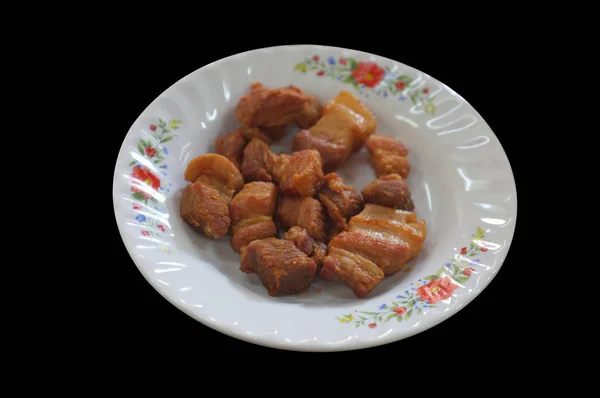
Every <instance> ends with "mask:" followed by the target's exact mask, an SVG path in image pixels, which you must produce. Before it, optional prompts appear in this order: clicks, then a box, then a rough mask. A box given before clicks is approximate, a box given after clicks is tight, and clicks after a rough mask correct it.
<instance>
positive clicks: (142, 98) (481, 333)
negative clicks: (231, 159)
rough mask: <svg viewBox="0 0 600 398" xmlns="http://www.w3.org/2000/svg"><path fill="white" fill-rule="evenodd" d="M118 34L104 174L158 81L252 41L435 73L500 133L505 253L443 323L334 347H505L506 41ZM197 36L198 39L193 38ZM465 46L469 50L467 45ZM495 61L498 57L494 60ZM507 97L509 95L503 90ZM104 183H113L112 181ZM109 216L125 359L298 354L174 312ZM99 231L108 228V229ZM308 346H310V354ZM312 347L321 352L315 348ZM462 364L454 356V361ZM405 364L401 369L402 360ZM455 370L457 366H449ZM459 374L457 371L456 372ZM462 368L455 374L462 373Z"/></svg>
mask: <svg viewBox="0 0 600 398" xmlns="http://www.w3.org/2000/svg"><path fill="white" fill-rule="evenodd" d="M136 39H137V40H133V39H132V40H130V41H127V40H126V39H122V40H119V42H120V43H121V44H125V46H126V48H127V51H126V52H124V53H123V54H126V55H119V56H118V57H114V58H113V59H112V61H111V62H105V61H103V62H102V64H103V65H104V67H105V68H106V69H105V73H107V74H110V76H111V79H106V81H107V85H108V86H106V87H103V89H105V90H107V91H112V92H113V93H114V96H113V97H112V102H111V104H110V107H111V109H110V111H111V112H110V113H111V114H113V115H118V118H117V119H113V120H112V121H111V126H112V127H111V134H109V135H107V136H105V138H104V139H105V140H108V141H111V142H110V144H111V146H110V148H109V151H108V152H107V155H106V157H107V168H108V169H109V170H107V171H108V174H110V176H111V181H110V184H111V188H112V173H113V168H114V160H115V159H116V156H117V154H118V151H119V148H120V145H121V142H122V139H123V137H124V136H125V134H126V133H127V131H128V129H129V127H130V126H131V124H132V123H133V122H134V121H135V119H136V118H137V117H138V116H139V114H140V113H141V112H142V111H143V110H144V109H145V108H146V107H147V106H148V105H149V104H150V103H151V102H152V101H153V100H154V99H155V98H156V97H157V96H158V95H159V94H160V93H161V92H163V91H164V90H165V89H167V88H168V87H169V86H171V85H172V84H173V83H175V82H176V81H177V80H179V79H181V78H182V77H184V76H185V75H187V74H188V73H190V72H192V71H194V70H195V69H197V68H200V67H202V66H203V65H205V64H207V63H210V62H213V61H216V60H218V59H220V58H223V57H225V56H228V55H232V54H235V53H238V52H241V51H246V50H250V49H254V48H260V47H266V46H272V45H279V44H294V43H300V44H305V43H310V42H313V43H316V42H319V43H318V44H327V45H334V46H341V47H347V48H353V49H357V50H363V51H367V52H371V53H375V54H378V55H382V56H386V57H389V58H392V59H396V60H398V61H400V62H403V63H405V64H407V65H410V66H413V67H415V68H417V69H420V70H422V71H424V72H426V73H428V74H430V75H431V76H433V77H435V78H437V79H439V80H441V81H442V82H444V83H445V84H447V85H448V86H449V87H451V88H452V89H453V90H455V91H456V92H458V93H459V94H460V95H462V96H463V97H464V98H465V99H466V100H467V101H468V102H470V103H471V104H472V105H473V106H474V108H475V109H476V110H477V111H478V112H479V113H480V114H481V115H482V116H483V118H484V119H485V120H486V121H487V123H488V124H489V125H490V126H491V128H492V130H493V131H494V133H495V134H496V135H497V136H498V138H499V139H500V141H501V143H502V145H503V147H504V149H505V151H506V153H507V155H508V158H509V159H510V162H511V166H512V168H513V172H514V175H515V179H516V183H517V188H518V205H519V210H520V211H519V214H518V221H517V226H516V235H515V238H514V240H513V242H512V245H511V248H510V251H509V253H508V256H507V258H506V261H505V263H504V265H503V267H502V269H501V271H500V272H499V273H498V275H497V276H496V277H495V279H494V280H493V281H492V282H491V283H490V285H489V286H488V287H487V288H486V289H485V290H484V291H483V292H482V293H481V294H480V296H479V297H478V298H476V299H475V300H474V301H473V302H472V303H471V304H469V305H468V306H467V307H466V308H464V309H463V310H461V311H460V312H459V313H457V314H456V315H454V316H453V317H451V318H450V319H448V320H446V321H445V322H443V323H442V324H439V325H438V326H436V327H434V328H432V329H429V330H428V331H426V332H423V333H421V334H418V335H416V336H414V337H411V338H409V339H406V340H403V341H400V342H397V343H393V344H389V345H385V346H381V347H376V348H371V349H368V350H360V351H355V352H347V353H341V354H340V355H341V356H354V355H357V356H360V355H364V356H370V355H372V354H374V355H375V356H377V357H382V355H385V356H386V357H387V356H392V357H396V358H397V359H398V360H401V358H407V357H411V356H421V357H422V358H421V359H416V360H415V359H411V360H409V362H405V363H412V364H413V365H414V368H415V369H417V370H419V369H421V370H425V371H426V370H427V368H428V367H429V366H430V365H428V363H429V362H430V361H433V362H435V363H438V364H439V365H443V364H444V363H445V362H446V361H449V360H450V361H454V362H456V361H457V360H459V361H461V360H464V361H465V362H470V360H469V357H476V356H479V354H485V355H483V356H481V358H482V359H481V360H483V361H484V362H485V361H486V359H483V358H488V360H493V359H491V358H494V354H502V355H506V354H507V353H508V351H507V350H510V347H511V343H510V342H511V340H513V339H515V337H516V336H517V335H518V334H519V333H520V332H521V326H520V325H519V321H518V320H517V315H518V313H519V312H520V310H519V309H518V306H517V302H516V301H515V300H516V297H515V296H514V295H515V294H516V292H517V289H518V285H517V283H516V281H519V279H520V274H521V272H520V267H521V266H522V265H525V264H523V261H522V256H523V253H524V252H525V249H526V242H525V235H526V233H525V230H526V228H527V227H526V220H525V218H524V217H523V211H522V210H523V208H525V207H526V203H525V202H526V200H527V197H526V195H524V194H522V192H523V191H522V189H523V186H524V183H523V180H522V176H523V171H522V170H523V169H522V167H523V165H522V164H523V160H522V158H521V157H520V155H519V151H518V147H519V145H521V143H522V139H523V136H522V133H521V134H520V133H517V132H515V128H514V125H515V119H514V117H510V116H508V112H509V111H510V110H511V105H510V101H513V100H514V97H513V96H514V93H512V92H510V90H504V88H505V86H504V84H503V81H502V75H503V74H504V72H505V71H506V69H509V68H510V67H511V66H510V65H509V61H508V60H507V61H501V60H502V59H503V58H501V57H499V56H498V54H499V53H500V54H501V53H503V51H504V50H505V46H502V45H500V46H499V45H495V44H493V43H488V46H486V47H478V48H477V51H476V52H469V51H471V50H472V49H471V48H470V47H468V46H467V47H464V48H461V49H457V48H444V47H440V46H437V45H436V46H430V47H428V46H423V45H414V46H409V45H407V46H390V45H385V46H375V45H370V44H362V45H361V44H357V43H355V42H352V41H347V42H340V41H334V40H308V39H303V40H282V41H280V42H277V41H272V42H258V41H256V42H253V44H246V45H243V44H235V43H228V44H227V46H225V47H224V48H216V49H214V50H212V51H211V50H209V49H207V48H204V47H200V46H199V47H198V50H197V51H192V52H190V51H189V45H186V46H184V47H185V50H184V49H182V50H181V51H179V50H178V49H177V48H176V46H171V44H170V43H162V44H161V45H158V44H152V45H149V44H147V45H143V44H142V45H141V44H140V42H145V41H144V40H141V37H140V38H136ZM199 44H201V43H199ZM473 51H474V50H473ZM502 62H504V63H502ZM511 97H512V99H509V98H511ZM111 190H112V189H111ZM108 213H109V217H110V219H109V218H108V217H107V219H106V220H105V222H106V223H109V224H111V225H110V226H109V228H108V230H109V231H110V236H109V237H110V239H111V241H110V248H111V249H110V257H109V261H110V263H111V264H110V266H111V267H112V268H113V269H118V272H115V277H114V278H113V279H112V280H111V281H110V289H107V290H106V291H105V294H106V298H105V299H104V300H103V301H104V308H105V310H106V314H107V315H106V316H105V317H103V318H101V319H99V321H98V322H99V323H100V324H101V325H99V327H100V328H101V329H102V333H103V335H104V339H103V340H104V341H105V342H110V344H109V345H110V346H111V347H113V348H115V349H116V350H117V352H118V353H119V355H120V356H122V357H128V358H134V357H136V355H137V354H140V353H146V354H149V355H167V356H168V357H169V358H170V360H171V361H172V365H175V366H177V360H178V357H181V358H185V357H191V358H194V357H195V358H198V363H200V359H199V358H206V355H208V354H207V353H208V351H209V350H216V351H217V352H218V351H226V352H238V351H241V352H244V353H250V354H252V353H253V354H263V353H264V354H266V353H273V354H274V355H276V356H277V357H281V358H280V359H283V360H285V359H289V358H292V359H293V358H298V357H301V356H303V355H307V354H304V353H293V352H285V351H278V350H274V349H269V348H264V347H260V346H256V345H252V344H249V343H246V342H243V341H239V340H236V339H233V338H230V337H228V336H225V335H223V334H221V333H218V332H216V331H214V330H212V329H210V328H208V327H206V326H204V325H202V324H201V323H199V322H197V321H195V320H194V319H192V318H190V317H188V316H187V315H185V314H184V313H182V312H180V311H179V310H178V309H176V308H175V307H174V306H172V305H171V304H170V303H168V302H167V300H165V299H164V298H163V297H161V296H160V294H159V293H157V292H156V291H155V290H154V289H153V288H152V287H151V286H150V285H149V284H148V283H147V282H146V280H145V279H144V278H143V277H142V275H141V274H140V272H139V271H138V270H137V268H136V266H135V265H134V264H133V262H132V261H131V258H130V257H129V255H128V253H127V251H126V249H125V247H124V245H123V243H122V240H121V238H120V235H119V232H118V230H117V227H116V224H115V220H114V213H112V205H111V206H110V210H109V212H108ZM107 236H108V235H107ZM313 355H314V354H313ZM317 355H320V354H317ZM461 362H462V363H464V362H463V361H461ZM403 368H404V370H405V371H406V370H407V368H406V367H403ZM456 370H457V371H459V369H458V368H456ZM460 373H461V374H462V371H460ZM461 377H462V376H461Z"/></svg>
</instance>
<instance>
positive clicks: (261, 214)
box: [230, 181, 279, 252]
mask: <svg viewBox="0 0 600 398" xmlns="http://www.w3.org/2000/svg"><path fill="white" fill-rule="evenodd" d="M278 195H279V192H278V189H277V186H276V185H275V184H273V183H271V182H262V181H255V182H250V183H248V184H246V185H244V188H242V190H241V191H240V192H238V193H237V195H235V196H234V197H233V199H232V200H231V208H230V214H231V224H232V235H233V236H232V238H231V247H232V248H233V250H234V251H235V252H239V250H240V248H241V247H242V246H244V245H247V244H248V243H250V242H251V241H253V240H256V239H263V238H269V237H272V236H275V235H276V234H277V227H276V226H275V223H274V222H273V214H274V212H275V208H276V206H277V197H278Z"/></svg>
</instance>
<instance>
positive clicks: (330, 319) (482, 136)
mask: <svg viewBox="0 0 600 398" xmlns="http://www.w3.org/2000/svg"><path fill="white" fill-rule="evenodd" d="M255 81H259V82H262V83H263V84H264V85H266V86H268V87H281V86H287V85H289V84H293V85H296V86H298V87H300V88H301V89H302V90H304V91H305V92H307V93H309V94H314V95H316V96H318V97H319V99H320V100H321V101H322V102H325V101H327V100H329V99H332V98H333V97H334V96H336V95H337V94H338V92H339V91H340V90H349V91H351V92H352V93H353V94H354V95H356V96H357V97H358V98H360V99H361V100H362V101H363V102H364V103H365V104H366V105H367V106H368V107H369V108H370V109H371V111H372V112H373V113H374V114H375V115H376V117H377V119H378V125H377V133H378V134H383V135H390V136H394V137H396V138H398V139H400V140H402V141H403V142H404V143H405V144H406V145H407V146H408V148H409V150H410V154H409V156H408V158H409V160H410V164H411V166H412V171H411V173H410V176H409V177H408V178H407V179H406V181H407V183H408V185H409V187H410V188H411V191H412V195H413V200H414V203H415V212H416V213H417V216H418V217H419V218H420V219H425V221H426V223H427V227H428V236H427V240H426V243H425V245H424V247H423V251H422V252H421V254H420V255H419V256H418V257H417V258H416V259H415V260H414V261H412V262H411V263H410V264H408V266H407V267H406V269H405V270H404V271H402V272H399V273H397V274H395V275H393V276H391V277H388V278H386V279H385V280H384V281H383V282H382V283H380V285H379V286H378V287H377V288H376V289H375V290H373V291H372V292H371V294H370V295H369V296H368V297H367V298H364V299H359V298H357V297H355V296H354V294H353V293H352V291H351V290H350V289H349V288H347V287H345V286H344V285H343V284H341V283H339V282H326V281H322V280H317V281H316V282H314V283H313V284H312V286H311V288H310V289H309V290H308V291H306V292H305V293H302V294H298V295H294V296H282V297H270V296H269V295H268V294H267V292H266V290H265V288H264V287H263V285H262V284H261V283H260V281H259V280H258V278H257V277H256V276H255V275H247V274H244V273H242V272H241V271H240V269H239V268H240V260H239V256H238V255H237V254H236V253H235V252H234V251H233V250H232V249H231V247H230V241H229V238H228V237H227V238H223V239H221V240H217V241H215V240H209V239H207V238H205V237H204V236H202V235H201V234H199V233H198V232H196V231H194V230H192V228H191V227H190V226H189V225H188V224H186V223H185V222H184V221H183V220H182V219H181V217H180V216H179V201H180V198H181V193H182V190H183V189H184V188H185V186H186V185H187V183H186V181H185V180H184V177H183V175H184V171H185V168H186V166H187V164H188V162H189V161H190V160H191V159H192V158H194V157H196V156H198V155H201V154H204V153H207V152H212V151H214V140H215V138H216V137H217V136H219V135H222V134H226V133H228V132H232V131H234V130H235V128H236V127H237V126H238V122H237V121H236V119H235V117H234V109H235V106H236V103H237V101H238V100H239V99H240V97H241V96H242V95H243V94H244V93H246V92H248V90H249V87H250V84H251V83H252V82H255ZM291 130H292V131H290V132H289V134H288V136H287V138H286V139H284V140H283V141H282V142H280V143H278V144H277V145H275V146H274V147H273V149H274V151H275V152H282V151H288V152H289V151H290V149H291V138H292V137H293V134H294V131H293V129H291ZM338 173H339V174H340V175H341V176H342V177H343V178H344V180H345V181H346V183H348V184H350V185H352V186H353V187H355V188H356V190H357V191H359V192H360V190H362V188H363V187H364V186H365V185H366V184H367V183H369V182H371V181H372V180H373V179H374V178H375V174H374V172H373V171H372V168H371V167H370V165H369V163H368V153H367V152H366V150H365V149H363V150H362V151H361V152H359V153H357V154H355V155H353V156H352V157H351V159H350V161H348V162H347V163H346V164H345V165H344V166H343V167H342V168H341V169H339V170H338ZM113 198H114V208H115V216H116V221H117V224H118V228H119V231H120V233H121V235H122V238H123V241H124V244H125V246H126V247H127V250H128V252H129V254H130V255H131V257H132V259H133V261H134V263H135V264H136V265H137V267H138V268H139V270H140V271H141V273H142V275H143V276H144V277H145V278H146V279H147V280H148V281H149V282H150V283H151V284H152V286H154V288H155V289H156V290H157V291H158V292H160V294H162V295H163V296H164V297H165V298H166V299H167V300H169V301H170V302H171V303H172V304H173V305H174V306H176V307H177V308H179V309H180V310H182V311H183V312H185V313H186V314H188V315H189V316H191V317H193V318H194V319H196V320H198V321H200V322H202V323H203V324H205V325H207V326H209V327H211V328H213V329H215V330H218V331H220V332H222V333H225V334H227V335H230V336H233V337H236V338H238V339H241V340H245V341H248V342H252V343H255V344H260V345H264V346H269V347H275V348H280V349H288V350H299V351H339V350H351V349H359V348H366V347H371V346H376V345H381V344H386V343H390V342H393V341H397V340H400V339H403V338H406V337H409V336H411V335H414V334H416V333H419V332H422V331H424V330H426V329H428V328H430V327H432V326H434V325H436V324H439V323H440V322H442V321H444V320H445V319H447V318H448V317H450V316H452V315H453V314H455V313H456V312H457V311H459V310H460V309H461V308H463V307H465V305H467V304H468V303H469V302H471V301H472V300H473V299H474V298H475V297H476V296H477V295H478V294H479V293H480V292H481V291H482V290H483V289H485V287H486V286H487V285H488V284H489V283H490V281H491V280H492V278H493V277H494V276H495V275H496V273H497V272H498V271H499V270H500V267H501V265H502V262H503V261H504V259H505V257H506V254H507V252H508V250H509V247H510V243H511V240H512V238H513V233H514V229H515V222H516V212H517V197H516V188H515V182H514V178H513V174H512V171H511V168H510V164H509V162H508V159H507V157H506V154H505V152H504V151H503V149H502V146H501V145H500V142H499V141H498V139H497V138H496V136H495V135H494V133H493V132H492V130H491V129H490V127H489V126H488V125H487V124H486V122H485V121H484V120H483V118H482V117H481V116H480V115H479V114H478V113H477V111H475V109H473V108H472V107H471V106H470V105H469V104H468V103H467V102H466V101H465V100H464V99H463V98H462V97H461V96H460V95H459V94H457V93H456V92H454V91H453V90H452V89H451V88H449V87H447V86H445V85H444V84H443V83H442V82H440V81H438V80H436V79H435V78H433V77H431V76H428V75H427V74H425V73H423V72H421V71H419V70H416V69H414V68H411V67H410V66H407V65H404V64H402V63H400V62H397V61H393V60H391V59H387V58H383V57H380V56H376V55H372V54H368V53H364V52H359V51H353V50H348V49H342V48H335V47H326V46H315V45H301V46H281V47H272V48H264V49H259V50H255V51H250V52H245V53H241V54H237V55H234V56H231V57H228V58H225V59H222V60H219V61H217V62H214V63H212V64H210V65H207V66H204V67H202V68H200V69H198V70H196V71H195V72H193V73H191V74H189V75H188V76H186V77H184V78H183V79H181V80H180V81H178V82H176V83H175V84H173V85H172V86H171V87H170V88H168V89H167V90H166V91H165V92H164V93H162V94H161V95H160V96H159V97H158V98H157V99H156V100H155V101H154V102H152V103H151V104H150V105H149V106H148V108H147V109H146V110H144V112H143V113H142V114H141V115H140V116H139V118H138V119H137V120H136V121H135V123H134V124H133V125H132V126H131V127H130V129H129V131H128V133H127V135H126V137H125V139H124V142H123V145H122V147H121V150H120V152H119V155H118V159H117V162H116V166H115V173H114V184H113Z"/></svg>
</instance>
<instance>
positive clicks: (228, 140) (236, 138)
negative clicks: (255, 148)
mask: <svg viewBox="0 0 600 398" xmlns="http://www.w3.org/2000/svg"><path fill="white" fill-rule="evenodd" d="M247 143H248V139H247V138H246V137H244V136H243V135H242V133H241V132H240V130H239V129H237V130H235V132H233V133H229V134H225V135H224V136H221V137H217V139H216V140H215V152H216V153H218V154H219V155H223V156H225V157H226V158H227V159H229V160H231V162H233V164H235V165H236V167H237V168H238V169H240V168H241V167H242V159H243V157H244V148H245V147H246V144H247Z"/></svg>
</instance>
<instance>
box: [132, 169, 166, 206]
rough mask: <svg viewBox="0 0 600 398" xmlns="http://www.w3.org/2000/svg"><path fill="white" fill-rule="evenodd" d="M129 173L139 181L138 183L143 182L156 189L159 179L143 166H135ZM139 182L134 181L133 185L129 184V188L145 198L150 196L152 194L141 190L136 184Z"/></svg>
mask: <svg viewBox="0 0 600 398" xmlns="http://www.w3.org/2000/svg"><path fill="white" fill-rule="evenodd" d="M131 175H132V176H133V178H134V180H137V181H139V183H144V184H146V185H148V186H150V187H152V189H155V190H156V189H158V187H159V186H160V179H159V178H158V177H157V176H155V175H154V174H153V173H152V172H151V171H150V170H148V169H147V168H145V167H140V166H135V167H134V168H133V173H132V174H131ZM139 183H138V182H136V183H134V185H132V186H131V190H132V191H133V192H141V193H142V195H144V196H145V197H146V198H150V197H152V195H150V194H149V193H148V192H144V191H142V190H141V189H140V188H139V187H138V186H137V184H139Z"/></svg>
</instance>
